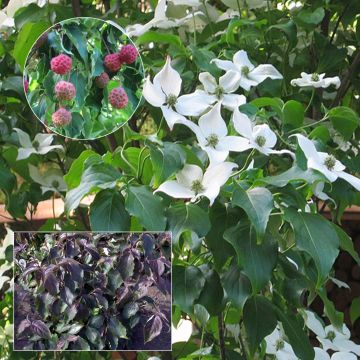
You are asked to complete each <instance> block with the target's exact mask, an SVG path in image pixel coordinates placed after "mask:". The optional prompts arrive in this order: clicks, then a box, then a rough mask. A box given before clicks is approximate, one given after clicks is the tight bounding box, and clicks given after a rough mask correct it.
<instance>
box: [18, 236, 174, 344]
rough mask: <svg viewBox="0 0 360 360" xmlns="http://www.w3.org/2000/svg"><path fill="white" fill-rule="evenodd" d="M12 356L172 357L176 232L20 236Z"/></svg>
mask: <svg viewBox="0 0 360 360" xmlns="http://www.w3.org/2000/svg"><path fill="white" fill-rule="evenodd" d="M14 263H15V270H14V275H15V276H14V282H15V285H14V287H15V293H14V350H37V351H38V350H171V233H169V232H164V233H98V232H95V233H94V232H53V233H44V232H40V233H39V232H16V233H15V242H14Z"/></svg>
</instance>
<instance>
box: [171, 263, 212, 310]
mask: <svg viewBox="0 0 360 360" xmlns="http://www.w3.org/2000/svg"><path fill="white" fill-rule="evenodd" d="M204 285H205V277H204V275H203V274H202V272H201V270H200V269H199V268H197V267H195V266H191V265H190V266H187V267H184V266H180V265H175V266H174V267H173V297H174V305H178V306H179V307H180V308H181V309H182V310H183V311H185V312H192V306H193V304H194V302H195V300H197V299H198V297H199V296H200V293H201V291H202V289H203V287H204Z"/></svg>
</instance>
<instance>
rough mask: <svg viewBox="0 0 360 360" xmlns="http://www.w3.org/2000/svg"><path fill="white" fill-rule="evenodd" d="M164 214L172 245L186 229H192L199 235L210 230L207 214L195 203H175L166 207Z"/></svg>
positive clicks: (176, 242)
mask: <svg viewBox="0 0 360 360" xmlns="http://www.w3.org/2000/svg"><path fill="white" fill-rule="evenodd" d="M166 216H167V218H168V222H169V230H171V232H172V241H173V245H177V244H178V242H179V238H180V235H181V234H182V233H183V232H184V231H186V230H191V231H194V232H195V233H196V234H197V235H198V236H199V237H203V236H205V235H206V234H207V232H208V231H209V230H210V226H211V224H210V221H209V214H208V213H207V212H205V211H204V210H203V209H201V208H200V207H199V206H198V205H195V204H189V203H188V204H184V203H182V204H181V203H179V204H175V205H173V206H171V207H170V208H169V209H168V211H167V212H166Z"/></svg>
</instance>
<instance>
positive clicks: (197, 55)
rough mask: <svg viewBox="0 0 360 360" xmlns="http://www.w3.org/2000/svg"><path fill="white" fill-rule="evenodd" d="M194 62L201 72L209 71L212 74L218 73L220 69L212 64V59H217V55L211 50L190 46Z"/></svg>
mask: <svg viewBox="0 0 360 360" xmlns="http://www.w3.org/2000/svg"><path fill="white" fill-rule="evenodd" d="M189 49H190V50H191V53H192V56H193V60H194V62H195V64H196V66H197V67H198V69H199V71H208V72H211V73H214V74H216V73H218V72H219V69H218V68H217V67H216V65H215V64H213V63H212V62H211V60H212V59H214V58H216V55H215V54H214V53H213V52H212V51H209V50H206V49H201V48H199V47H197V46H194V45H189Z"/></svg>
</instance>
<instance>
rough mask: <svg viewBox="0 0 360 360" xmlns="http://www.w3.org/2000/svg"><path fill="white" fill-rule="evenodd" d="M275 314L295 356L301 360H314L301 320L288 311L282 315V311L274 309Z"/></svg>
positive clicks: (312, 350) (313, 353)
mask: <svg viewBox="0 0 360 360" xmlns="http://www.w3.org/2000/svg"><path fill="white" fill-rule="evenodd" d="M276 314H277V318H278V320H279V321H281V323H282V326H283V328H284V332H285V334H286V336H287V337H288V339H289V341H290V344H291V346H292V348H293V350H294V352H295V354H296V355H297V356H298V357H299V358H300V359H302V360H312V359H314V357H315V352H314V349H313V347H312V345H311V344H310V341H309V337H308V336H307V334H306V333H305V332H304V330H303V329H304V321H303V319H302V318H301V317H300V316H296V315H294V314H293V313H292V312H290V311H288V312H287V313H283V311H282V310H280V309H278V308H276Z"/></svg>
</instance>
